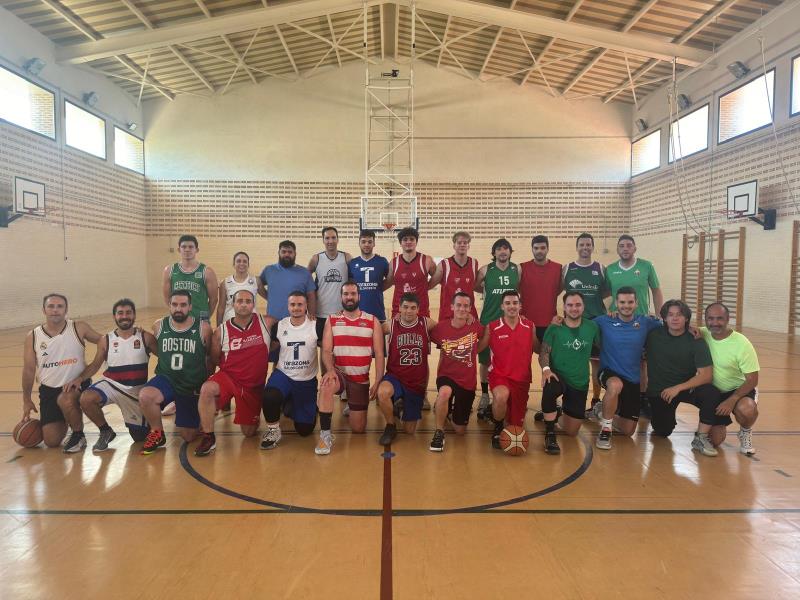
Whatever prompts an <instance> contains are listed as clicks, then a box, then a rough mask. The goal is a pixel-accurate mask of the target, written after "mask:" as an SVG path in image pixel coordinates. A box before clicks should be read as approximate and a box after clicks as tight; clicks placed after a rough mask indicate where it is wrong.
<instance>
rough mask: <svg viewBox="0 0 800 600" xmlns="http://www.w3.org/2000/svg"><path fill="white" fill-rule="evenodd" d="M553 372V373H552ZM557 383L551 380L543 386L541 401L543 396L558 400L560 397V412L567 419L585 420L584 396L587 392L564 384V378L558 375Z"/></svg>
mask: <svg viewBox="0 0 800 600" xmlns="http://www.w3.org/2000/svg"><path fill="white" fill-rule="evenodd" d="M554 372H555V371H554ZM556 375H558V381H555V380H551V381H550V383H547V384H545V386H544V389H543V390H542V400H543V402H544V397H545V395H547V396H550V397H555V398H558V397H559V396H561V410H562V412H563V413H564V414H565V415H567V416H568V417H572V418H573V419H585V418H586V394H587V392H588V391H589V390H576V389H575V388H573V387H570V386H568V385H567V384H566V383H565V382H564V378H563V377H561V375H559V374H558V373H556Z"/></svg>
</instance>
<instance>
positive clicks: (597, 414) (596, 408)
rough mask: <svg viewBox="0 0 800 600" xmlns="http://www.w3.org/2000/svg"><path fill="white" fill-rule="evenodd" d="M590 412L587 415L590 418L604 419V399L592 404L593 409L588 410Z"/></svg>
mask: <svg viewBox="0 0 800 600" xmlns="http://www.w3.org/2000/svg"><path fill="white" fill-rule="evenodd" d="M588 412H589V413H590V414H588V415H586V416H587V417H589V418H590V419H594V420H595V421H602V420H603V401H602V400H598V401H597V402H595V403H594V405H593V406H592V410H591V411H588Z"/></svg>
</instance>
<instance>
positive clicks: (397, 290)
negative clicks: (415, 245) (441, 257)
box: [392, 252, 431, 317]
mask: <svg viewBox="0 0 800 600" xmlns="http://www.w3.org/2000/svg"><path fill="white" fill-rule="evenodd" d="M426 258H427V257H426V256H425V255H424V254H422V253H421V252H417V255H416V256H415V257H414V259H413V260H411V262H408V261H406V259H405V258H403V255H402V254H399V255H397V256H395V257H394V258H393V259H392V273H394V294H393V295H392V316H393V317H394V316H396V315H397V314H398V313H399V312H400V296H402V295H403V294H405V293H406V292H413V293H414V294H416V295H417V298H419V316H420V317H430V316H431V310H430V303H429V300H428V272H427V271H426V270H425V262H426Z"/></svg>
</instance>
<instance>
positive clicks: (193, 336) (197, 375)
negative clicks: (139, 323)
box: [156, 317, 208, 396]
mask: <svg viewBox="0 0 800 600" xmlns="http://www.w3.org/2000/svg"><path fill="white" fill-rule="evenodd" d="M156 329H157V331H156V340H157V341H158V364H157V365H156V375H163V376H164V377H166V378H167V379H169V381H170V383H172V386H173V387H174V388H175V392H176V393H178V394H180V395H182V396H192V395H194V394H197V393H198V392H199V391H200V386H201V385H203V382H204V381H205V380H206V377H207V376H208V373H207V371H206V347H205V346H204V345H203V338H202V336H201V334H200V321H199V320H197V319H195V321H194V323H192V326H191V327H190V328H189V329H187V330H186V331H175V330H174V329H173V328H172V326H171V325H170V318H169V317H164V318H163V319H161V321H159V323H158V327H157V328H156Z"/></svg>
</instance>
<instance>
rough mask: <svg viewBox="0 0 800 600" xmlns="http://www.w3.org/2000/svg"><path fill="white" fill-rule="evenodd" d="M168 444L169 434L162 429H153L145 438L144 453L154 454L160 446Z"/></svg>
mask: <svg viewBox="0 0 800 600" xmlns="http://www.w3.org/2000/svg"><path fill="white" fill-rule="evenodd" d="M166 445H167V436H165V435H164V432H163V431H162V430H160V429H151V430H150V433H148V434H147V437H146V438H145V440H144V445H143V446H142V454H152V453H153V452H155V451H156V450H158V449H159V448H162V447H164V446H166Z"/></svg>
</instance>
